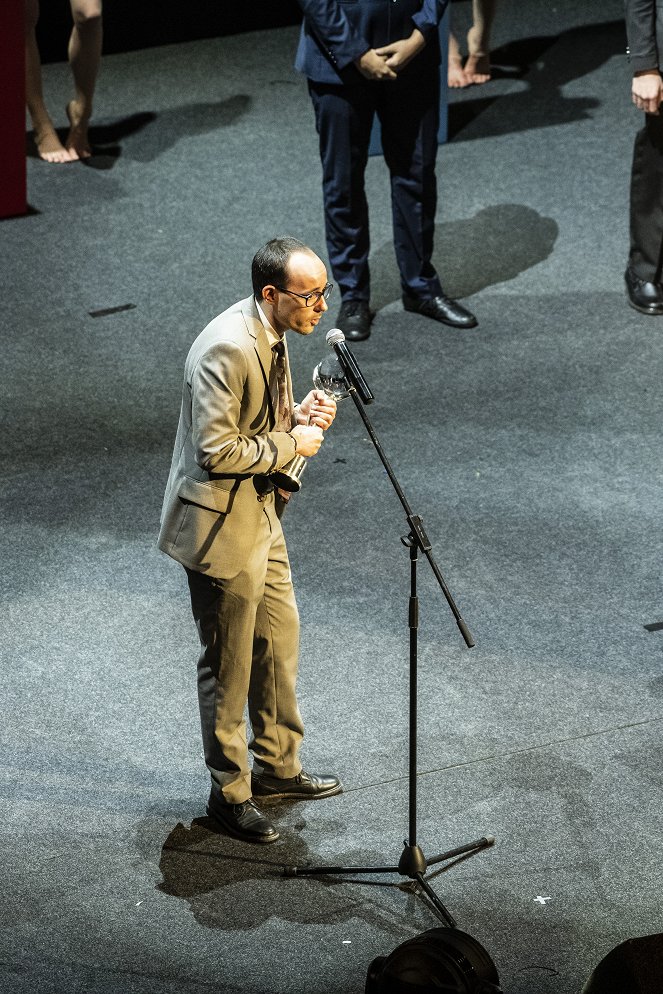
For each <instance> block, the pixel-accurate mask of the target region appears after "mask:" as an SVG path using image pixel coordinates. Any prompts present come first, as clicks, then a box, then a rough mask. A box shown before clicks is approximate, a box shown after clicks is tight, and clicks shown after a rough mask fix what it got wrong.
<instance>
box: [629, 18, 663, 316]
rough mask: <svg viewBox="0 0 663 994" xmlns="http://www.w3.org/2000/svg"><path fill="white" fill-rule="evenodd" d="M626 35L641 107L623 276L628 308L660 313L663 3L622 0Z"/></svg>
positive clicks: (633, 89)
mask: <svg viewBox="0 0 663 994" xmlns="http://www.w3.org/2000/svg"><path fill="white" fill-rule="evenodd" d="M625 10H626V36H627V38H628V51H629V57H630V61H631V69H632V71H633V79H632V81H631V99H632V101H633V103H634V104H635V106H636V107H637V108H638V110H642V111H644V112H645V119H644V121H643V126H642V128H641V129H640V131H638V133H637V134H636V136H635V143H634V146H633V164H632V167H631V197H630V249H629V256H628V265H627V267H626V272H625V274H624V278H625V280H626V294H627V299H628V302H629V304H630V305H631V307H634V308H635V310H636V311H640V313H641V314H657V315H660V314H663V116H661V102H662V101H663V79H662V78H661V58H662V56H661V53H662V52H663V8H662V7H661V4H660V2H658V0H626V4H625Z"/></svg>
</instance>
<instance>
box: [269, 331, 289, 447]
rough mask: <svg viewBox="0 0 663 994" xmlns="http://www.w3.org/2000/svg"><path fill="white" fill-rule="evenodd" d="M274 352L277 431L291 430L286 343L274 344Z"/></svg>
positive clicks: (275, 427) (275, 426)
mask: <svg viewBox="0 0 663 994" xmlns="http://www.w3.org/2000/svg"><path fill="white" fill-rule="evenodd" d="M272 352H273V353H274V366H275V369H276V397H275V398H274V400H276V404H275V405H274V406H275V412H276V423H275V425H274V429H275V430H276V431H290V429H291V428H292V411H291V410H290V400H289V398H288V381H287V377H286V368H285V345H284V343H283V342H277V343H276V345H273V346H272Z"/></svg>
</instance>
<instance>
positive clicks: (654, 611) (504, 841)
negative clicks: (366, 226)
mask: <svg viewBox="0 0 663 994" xmlns="http://www.w3.org/2000/svg"><path fill="white" fill-rule="evenodd" d="M542 8H545V9H542ZM621 16H622V7H621V3H620V2H618V0H606V2H605V3H603V4H601V5H598V4H594V3H589V2H580V3H578V2H574V0H556V3H555V5H554V6H549V5H541V4H539V3H537V2H534V0H527V2H524V3H523V2H520V3H516V0H503V2H502V3H501V4H500V5H499V9H498V17H497V21H496V27H495V39H494V62H495V64H496V67H497V68H496V72H495V79H494V80H493V81H492V82H491V83H490V84H488V85H486V86H485V87H480V88H478V87H474V88H472V89H470V90H467V91H463V92H461V93H456V94H453V95H452V97H451V106H450V109H449V128H450V135H451V140H450V142H449V143H448V144H446V145H444V146H442V147H441V148H440V151H439V159H438V163H439V170H438V174H439V194H440V199H439V211H438V226H437V237H436V255H435V260H436V264H437V265H438V268H439V270H440V273H441V275H442V277H443V282H444V285H445V289H446V290H447V292H448V293H450V294H452V295H455V296H459V297H462V298H463V299H465V301H466V303H467V305H468V306H470V307H471V308H472V310H473V311H474V312H475V313H476V314H477V316H478V319H479V327H478V328H477V329H476V330H474V331H471V332H460V331H456V330H453V329H448V328H444V327H442V326H441V325H437V324H435V323H433V322H430V321H427V320H426V319H423V318H420V317H418V316H417V315H412V314H405V313H403V311H402V308H401V304H400V291H399V283H398V274H397V271H396V268H395V262H394V258H393V250H392V244H391V231H390V226H391V219H390V210H389V201H388V182H387V176H386V172H385V167H384V163H383V162H382V160H381V158H379V157H376V158H374V159H372V160H371V162H370V164H369V168H368V173H367V183H368V193H369V201H370V206H371V234H372V256H371V260H372V273H373V297H372V303H373V306H374V307H375V308H376V310H377V316H376V320H375V324H374V331H373V335H372V337H371V338H370V340H369V341H368V342H366V343H361V344H359V345H357V347H356V354H357V356H358V359H359V361H360V362H361V364H362V368H363V370H364V373H365V375H366V377H367V379H368V380H369V383H370V385H371V387H372V389H373V392H374V393H375V395H376V402H375V404H373V405H372V407H371V408H370V410H369V413H370V416H371V419H372V421H373V424H374V426H375V428H376V431H377V432H378V435H379V437H380V439H381V442H382V444H383V446H384V448H385V450H386V452H387V455H388V456H389V458H390V460H391V462H392V464H393V466H394V469H395V471H396V473H397V475H398V477H399V479H400V482H401V484H402V486H403V488H404V490H405V492H406V495H407V497H408V499H409V501H410V503H411V505H412V506H413V509H414V510H415V512H416V513H419V514H420V515H422V517H423V519H424V523H425V526H426V529H427V532H428V534H429V536H430V538H431V540H432V542H433V552H434V555H435V558H436V561H437V563H438V565H439V567H440V569H441V571H442V573H443V575H444V577H445V580H446V581H447V583H448V584H449V587H450V589H451V592H452V594H453V596H454V597H455V599H456V601H457V603H458V606H459V608H460V610H461V611H462V614H463V616H464V618H465V620H466V621H467V623H468V625H469V627H470V629H471V631H472V632H473V634H474V636H475V639H476V647H475V648H474V649H472V650H467V649H466V648H465V646H464V644H463V641H462V639H461V637H460V634H459V632H458V630H457V627H456V625H455V623H454V620H453V618H452V616H451V614H450V612H449V610H448V608H447V606H446V603H445V602H444V599H443V597H442V595H441V593H440V590H439V588H438V586H437V584H436V582H435V579H434V577H433V574H432V572H431V570H430V569H429V567H428V564H427V563H426V562H425V561H424V562H423V563H422V565H421V566H420V571H419V579H420V585H419V595H420V599H421V628H420V635H419V664H420V673H419V718H420V721H419V763H418V768H419V779H418V786H419V806H418V815H419V832H418V841H419V843H420V844H421V845H422V847H423V849H424V852H425V853H426V855H428V856H431V855H433V854H435V853H437V852H440V851H443V850H447V849H449V848H452V847H453V846H455V845H459V844H462V843H463V842H466V841H468V840H471V839H475V838H477V837H479V836H482V835H484V834H490V835H494V836H495V838H496V844H495V846H494V847H493V848H491V849H490V850H487V851H486V852H483V853H481V854H478V855H476V856H474V857H472V858H471V859H468V860H466V861H464V862H462V863H461V864H458V865H455V866H453V867H449V868H448V870H447V871H446V872H443V873H438V874H437V875H436V877H435V878H434V880H433V885H434V887H435V889H436V890H437V892H438V893H439V895H440V897H441V899H442V900H443V901H444V902H445V904H446V905H447V907H448V908H449V910H450V911H451V912H452V914H453V915H454V917H455V918H456V919H457V920H458V923H459V925H460V927H461V928H463V929H465V930H466V931H468V932H470V933H472V934H473V935H474V936H475V937H476V938H477V939H479V941H480V942H481V943H482V944H483V945H484V946H485V947H486V949H487V950H488V951H489V953H490V955H491V956H492V958H493V959H494V961H495V963H496V965H497V968H498V971H499V974H500V978H501V981H502V986H503V989H504V991H505V994H579V991H580V989H581V987H582V985H583V983H584V981H585V980H586V979H587V977H588V976H589V974H590V973H591V970H592V969H593V967H594V966H595V965H596V964H597V963H598V962H599V960H600V959H601V958H602V957H603V956H604V955H605V954H606V953H607V952H608V951H609V950H610V949H611V948H613V947H614V946H615V945H616V944H617V943H619V942H621V941H623V940H624V939H626V938H629V937H631V936H637V935H644V934H651V933H657V932H659V930H660V929H661V927H662V920H661V912H660V893H661V888H662V887H663V870H662V868H661V859H660V851H659V844H660V840H661V837H662V834H663V815H662V814H661V812H662V811H663V803H662V794H663V774H662V773H661V768H662V763H661V760H662V759H663V746H662V744H661V730H662V727H663V703H662V700H661V698H662V696H663V669H662V667H663V631H659V632H656V631H648V630H647V629H646V627H645V626H646V625H652V624H655V623H657V622H660V621H663V597H662V589H661V570H660V563H661V529H660V518H661V490H662V485H663V454H662V448H661V445H660V428H661V415H662V413H663V410H662V409H663V403H662V401H661V391H660V383H661V375H662V374H663V352H662V348H661V343H662V341H663V323H662V321H661V319H657V318H651V317H644V316H642V315H639V314H638V313H636V312H635V311H633V310H631V309H630V308H629V307H628V306H627V304H626V300H625V296H624V290H623V270H624V265H625V259H626V252H627V242H628V238H627V228H628V216H627V200H628V178H629V170H630V157H631V148H632V141H633V136H634V133H635V131H636V129H637V128H638V127H639V126H640V119H639V115H638V114H637V112H635V111H634V110H633V108H632V106H631V104H630V100H629V78H630V77H629V68H628V64H627V61H626V58H625V55H624V48H625V37H624V28H623V23H622V22H621ZM453 17H454V24H455V25H456V27H457V28H458V29H459V30H461V33H462V32H463V30H464V26H465V25H466V24H467V21H468V18H469V4H468V3H466V2H463V3H458V4H454V7H453ZM296 37H297V29H296V28H284V29H281V30H276V31H270V32H257V33H255V34H251V35H238V36H234V37H231V38H222V39H212V40H205V41H200V42H193V43H188V44H186V45H180V46H172V47H166V48H157V49H151V50H148V51H145V52H134V53H131V54H127V55H114V56H109V57H107V58H106V59H105V60H104V63H103V71H102V76H101V79H100V82H99V88H98V100H97V104H96V114H95V130H94V132H93V141H94V143H95V148H96V151H97V154H96V155H95V157H94V159H93V160H92V161H91V162H90V164H89V166H87V167H86V166H84V165H68V166H63V167H54V166H48V165H46V164H44V163H42V162H40V161H39V160H37V159H36V158H35V157H34V153H33V152H32V153H31V154H30V157H29V162H28V166H29V170H28V172H29V200H30V205H31V214H30V215H29V216H27V217H25V218H21V219H14V220H10V221H5V222H3V223H2V225H1V226H0V243H1V246H2V270H3V284H4V292H3V294H2V299H1V302H0V307H1V308H2V315H3V328H4V335H3V365H4V376H3V384H4V386H3V403H2V411H3V431H2V435H3V450H4V472H3V474H2V480H1V483H0V486H1V487H2V494H3V498H4V499H3V514H2V518H1V520H0V532H1V533H2V547H3V569H2V574H1V576H0V587H1V590H2V605H3V616H4V626H3V628H4V639H3V642H4V645H3V657H4V661H3V664H2V670H1V672H2V677H1V679H2V687H3V699H4V722H3V729H2V733H1V738H0V785H1V787H0V790H1V792H2V797H3V800H4V811H5V815H4V821H3V822H2V825H1V826H0V834H1V835H2V847H1V852H2V855H1V857H0V859H1V864H2V865H1V866H0V872H1V874H2V880H3V881H4V885H3V891H4V894H3V901H2V904H1V906H0V920H2V925H3V928H2V933H1V938H0V984H1V986H2V989H3V991H6V992H8V994H27V992H34V991H40V992H44V994H56V992H57V994H59V992H62V991H67V992H81V994H82V992H85V994H168V992H171V991H172V992H178V994H184V992H187V994H188V992H191V994H193V992H203V991H208V990H216V991H223V992H235V991H244V992H251V994H283V992H288V994H354V992H357V994H359V992H361V991H363V989H364V981H365V977H366V971H367V967H368V964H369V963H370V962H371V960H372V959H373V957H375V956H377V955H384V954H386V953H388V952H390V951H391V950H392V949H393V948H395V947H396V946H397V945H398V944H399V943H400V942H402V941H403V940H405V939H406V938H408V937H410V936H412V935H415V934H417V933H419V932H421V931H423V930H425V929H428V928H431V927H434V926H436V925H437V920H436V918H435V916H434V915H433V914H432V912H431V910H430V908H429V907H428V905H427V904H426V902H425V900H423V899H422V898H421V897H420V896H417V895H413V894H412V893H410V892H409V891H407V890H404V889H403V888H402V887H399V886H396V885H395V884H396V883H398V881H397V880H394V877H393V876H389V875H387V876H386V877H385V878H384V884H385V886H371V885H370V884H369V881H368V880H366V879H365V878H364V880H363V881H362V882H360V883H346V882H343V881H338V880H331V879H322V880H321V879H283V878H282V877H281V876H280V870H281V867H282V866H283V865H284V864H292V863H301V862H306V861H313V862H342V863H345V864H356V863H360V864H365V863H366V862H374V863H378V864H382V863H387V864H391V863H393V862H395V861H396V862H397V860H398V857H399V855H400V851H401V847H402V840H403V839H404V838H405V835H406V834H407V778H406V774H407V748H406V747H407V706H406V705H407V688H408V644H407V624H406V619H407V596H408V581H409V567H408V554H407V551H406V550H405V549H404V548H403V547H402V545H401V544H400V541H399V536H400V535H402V534H403V533H404V532H405V531H406V530H407V529H406V526H405V520H404V516H403V512H402V509H401V506H400V504H399V502H398V500H397V498H396V496H395V494H394V492H393V490H392V489H391V487H390V485H389V481H388V479H387V477H386V475H385V473H384V470H383V468H382V466H381V464H380V463H379V460H378V458H377V455H376V454H375V452H374V450H373V447H372V445H371V443H370V441H369V439H368V438H367V434H366V431H365V429H364V426H363V425H362V423H361V421H360V419H359V417H358V414H357V411H356V410H355V409H354V405H353V404H352V402H351V401H349V400H346V401H344V402H343V403H342V404H341V406H340V408H339V415H338V418H337V422H336V424H335V425H334V426H333V429H332V430H331V431H330V432H329V435H328V438H327V441H326V443H325V446H324V450H323V451H322V452H321V454H320V455H319V456H318V457H316V458H315V459H314V460H311V464H310V466H309V468H308V469H307V473H306V476H305V481H304V487H303V489H302V493H301V494H300V495H299V496H298V497H297V498H296V500H295V501H294V502H293V505H294V506H293V507H292V508H291V509H290V511H289V512H288V517H287V525H286V528H287V532H288V537H289V546H290V552H291V558H292V562H293V572H294V577H295V583H296V589H297V591H298V599H299V605H300V610H301V614H302V622H303V636H302V663H301V676H300V683H299V687H300V697H301V706H302V711H303V714H304V717H305V720H306V724H307V736H306V741H305V748H304V752H303V759H304V762H305V764H306V765H307V767H308V768H310V769H315V770H333V771H336V772H338V773H340V775H341V776H342V778H343V780H344V783H345V785H346V791H345V793H344V794H343V795H341V796H339V797H337V798H333V799H330V800H327V801H324V802H312V803H308V804H295V805H290V806H287V805H281V806H280V807H278V808H276V809H274V814H275V819H276V821H277V823H278V825H279V826H280V828H281V832H282V838H281V841H279V842H278V843H277V844H276V845H275V846H272V847H269V848H268V849H267V850H265V851H262V850H261V851H260V852H256V850H255V848H252V847H250V846H247V845H244V844H242V843H237V842H233V841H231V840H230V839H227V838H225V837H223V836H221V835H218V834H215V833H214V832H213V831H212V828H211V824H210V822H209V820H208V819H207V818H206V817H205V811H204V804H205V800H206V792H207V777H206V771H205V769H204V765H203V762H202V758H201V745H200V742H199V728H198V716H197V706H196V698H195V659H196V655H197V641H196V634H195V629H194V627H193V622H192V621H191V618H190V613H189V605H188V600H187V591H186V584H185V578H184V574H183V572H182V571H181V569H179V568H178V567H177V566H176V564H174V563H173V562H171V561H170V560H168V559H167V558H166V557H164V556H162V555H160V554H159V553H158V552H157V550H156V548H155V537H156V532H157V527H158V518H159V510H160V504H161V497H162V493H163V487H164V484H165V479H166V476H167V472H168V466H169V461H170V454H171V448H172V443H173V438H174V432H175V427H176V423H177V415H178V409H179V392H180V382H181V375H182V366H183V361H184V358H185V355H186V352H187V350H188V347H189V344H190V342H191V341H192V340H193V338H194V337H195V336H196V335H197V334H198V332H199V331H200V330H201V329H202V327H203V326H204V325H205V324H206V323H207V321H208V320H209V319H210V318H211V317H212V316H214V315H215V314H217V313H219V312H220V311H221V310H223V309H224V308H225V307H227V306H228V305H229V304H231V303H232V302H234V301H235V300H236V299H238V298H240V297H243V296H246V295H248V294H249V292H250V285H249V279H248V276H249V267H250V261H251V258H252V256H253V253H254V252H255V250H256V248H257V247H258V246H260V245H261V244H262V243H263V242H264V241H266V240H267V239H268V238H270V237H272V236H273V235H275V234H279V233H286V232H288V233H292V234H295V235H297V236H298V237H300V238H302V239H303V240H304V241H306V242H307V243H308V244H310V245H311V246H313V247H314V248H315V249H316V250H317V251H318V252H319V253H320V254H321V255H322V256H323V257H324V255H325V248H324V235H323V219H322V210H321V200H320V167H319V162H318V157H317V143H316V136H315V132H314V127H313V119H312V112H311V108H310V104H309V101H308V96H307V94H306V88H305V84H304V82H303V81H302V80H301V79H300V78H298V77H297V76H296V75H295V74H294V72H293V71H292V69H291V63H292V56H293V51H294V47H295V43H296ZM68 86H69V80H68V70H67V67H66V66H65V65H63V64H55V65H50V66H47V67H46V69H45V89H46V93H47V99H48V102H49V104H50V105H51V106H52V107H53V108H54V115H55V118H56V123H57V124H58V125H64V123H65V121H64V105H65V103H66V100H67V95H68ZM57 108H61V110H60V111H58V110H57ZM125 305H133V306H132V307H131V308H128V309H123V310H116V309H117V308H123V307H125ZM330 305H331V307H330V313H329V315H328V316H327V318H326V319H325V322H324V324H323V326H322V330H321V331H320V332H319V333H318V334H316V335H314V336H312V337H311V338H310V339H306V340H301V341H299V340H298V341H297V342H296V343H294V347H293V349H292V352H293V357H292V361H293V375H294V379H295V383H296V385H297V386H298V392H299V393H300V394H301V395H303V394H304V393H305V392H306V391H307V390H308V389H309V386H310V383H311V373H312V370H313V368H314V366H315V365H316V364H317V362H319V361H320V359H321V358H323V357H324V355H325V354H326V348H325V346H324V341H323V338H324V333H325V332H326V331H327V330H328V329H329V328H331V327H333V326H334V324H335V316H336V308H337V305H338V301H334V299H333V298H332V300H331V301H330ZM109 310H110V311H111V313H106V314H101V315H99V316H95V317H93V316H91V313H90V312H93V313H94V312H96V311H109ZM374 882H375V881H373V883H374ZM544 899H545V900H544ZM625 994H626V992H625Z"/></svg>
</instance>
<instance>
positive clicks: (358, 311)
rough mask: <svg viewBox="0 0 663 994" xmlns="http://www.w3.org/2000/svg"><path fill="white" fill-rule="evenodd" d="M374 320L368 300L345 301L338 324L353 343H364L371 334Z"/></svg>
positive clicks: (339, 313)
mask: <svg viewBox="0 0 663 994" xmlns="http://www.w3.org/2000/svg"><path fill="white" fill-rule="evenodd" d="M372 320H373V314H372V312H371V309H370V307H369V306H368V301H367V300H344V301H343V303H342V304H341V309H340V311H339V312H338V317H337V318H336V323H337V325H338V326H339V328H340V329H341V331H342V332H343V334H344V335H345V337H346V338H348V339H350V341H351V342H363V340H364V339H365V338H368V336H369V335H370V333H371V322H372Z"/></svg>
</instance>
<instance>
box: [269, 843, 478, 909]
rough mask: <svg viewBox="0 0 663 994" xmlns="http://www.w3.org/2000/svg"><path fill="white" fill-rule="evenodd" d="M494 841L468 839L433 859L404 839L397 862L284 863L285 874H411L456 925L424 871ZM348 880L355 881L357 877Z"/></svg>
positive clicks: (467, 854) (313, 875) (466, 854)
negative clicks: (335, 864)
mask: <svg viewBox="0 0 663 994" xmlns="http://www.w3.org/2000/svg"><path fill="white" fill-rule="evenodd" d="M494 842H495V839H494V838H493V836H492V835H484V836H483V837H482V838H480V839H476V840H475V841H474V842H466V843H465V844H464V845H462V846H456V848H455V849H449V850H448V851H447V852H444V853H440V854H439V855H438V856H433V857H432V859H429V860H427V859H426V857H425V856H424V854H423V851H422V850H421V848H420V847H419V846H417V845H410V844H409V843H408V841H407V840H405V843H404V846H405V848H404V849H403V853H402V855H401V858H400V861H399V863H398V866H284V867H283V876H284V877H322V876H339V875H340V874H346V873H360V874H361V873H398V874H399V875H400V876H401V877H408V878H409V879H410V880H414V881H416V883H418V884H419V886H420V888H421V890H422V891H423V892H424V894H426V896H427V897H428V899H429V901H430V902H431V904H432V905H433V907H434V908H435V911H436V912H437V914H438V917H439V918H441V920H442V921H443V922H444V923H445V924H446V925H448V926H450V927H452V928H453V927H454V926H455V925H456V921H455V919H454V918H453V916H452V915H451V913H450V912H449V911H448V910H447V909H446V908H445V906H444V904H443V903H442V901H441V900H440V899H439V897H438V896H437V894H436V893H435V891H434V890H433V888H432V887H431V885H430V883H429V882H428V880H426V877H425V873H426V871H427V870H428V867H429V866H435V865H436V864H437V863H443V862H446V861H447V860H450V859H458V858H459V857H467V856H470V855H473V854H474V853H477V852H481V850H482V849H488V848H489V847H490V846H492V845H493V844H494ZM347 882H348V883H356V882H357V881H347Z"/></svg>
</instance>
